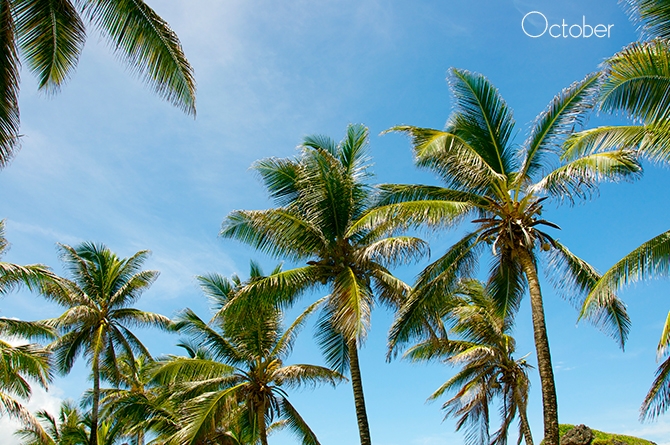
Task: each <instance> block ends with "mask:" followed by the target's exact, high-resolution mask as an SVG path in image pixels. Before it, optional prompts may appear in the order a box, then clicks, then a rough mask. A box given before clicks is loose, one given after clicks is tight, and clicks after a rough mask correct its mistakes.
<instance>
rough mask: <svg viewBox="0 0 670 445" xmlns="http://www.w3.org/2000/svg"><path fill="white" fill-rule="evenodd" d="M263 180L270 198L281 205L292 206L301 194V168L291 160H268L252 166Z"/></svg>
mask: <svg viewBox="0 0 670 445" xmlns="http://www.w3.org/2000/svg"><path fill="white" fill-rule="evenodd" d="M251 168H253V169H254V170H256V171H257V172H258V174H259V175H260V176H261V178H262V179H263V182H264V184H265V188H266V189H267V190H268V192H269V194H270V197H271V198H272V199H274V200H275V202H276V203H277V204H278V205H280V206H283V205H287V204H290V203H291V202H292V201H294V200H295V199H297V197H298V196H299V193H300V189H299V187H300V185H299V181H300V179H301V170H302V168H301V166H300V164H299V163H297V162H296V161H294V160H291V159H279V158H266V159H261V160H258V161H256V162H254V163H253V165H252V166H251Z"/></svg>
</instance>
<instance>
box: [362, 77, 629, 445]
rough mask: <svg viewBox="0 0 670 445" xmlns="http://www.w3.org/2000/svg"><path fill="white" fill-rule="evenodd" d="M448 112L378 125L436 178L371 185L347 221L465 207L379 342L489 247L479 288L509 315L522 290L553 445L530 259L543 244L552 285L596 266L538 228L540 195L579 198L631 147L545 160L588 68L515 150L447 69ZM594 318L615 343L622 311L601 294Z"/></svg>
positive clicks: (437, 297)
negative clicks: (433, 119)
mask: <svg viewBox="0 0 670 445" xmlns="http://www.w3.org/2000/svg"><path fill="white" fill-rule="evenodd" d="M449 81H450V86H451V90H452V92H453V94H454V96H455V110H454V112H453V114H452V115H451V117H450V118H449V120H448V121H447V126H446V129H445V130H444V131H439V130H433V129H427V128H419V127H411V126H400V127H395V128H392V129H391V130H390V131H398V132H402V133H406V134H408V135H409V136H410V137H411V138H412V143H413V147H414V154H415V157H416V163H417V165H418V166H420V167H424V168H428V169H430V170H432V171H434V172H435V173H436V174H437V175H438V176H439V177H440V179H442V181H444V182H445V183H446V187H438V186H427V185H387V186H382V189H383V196H382V197H381V199H380V202H379V203H378V206H377V208H376V209H375V210H373V211H371V212H369V213H368V214H367V215H366V216H365V217H364V218H362V219H361V220H360V221H358V222H357V224H356V225H355V226H354V229H357V228H365V227H374V226H375V225H376V224H379V222H380V221H389V222H392V223H393V224H395V226H396V227H397V226H398V225H401V226H402V225H404V226H406V227H408V226H411V225H418V224H428V225H432V226H455V225H457V224H458V223H460V222H461V221H463V220H464V219H465V218H466V217H468V216H470V217H473V219H472V220H471V221H472V224H473V225H474V230H473V231H471V232H469V233H467V234H466V235H465V237H464V238H463V239H461V240H460V241H458V242H457V243H456V244H454V245H453V246H452V247H451V248H450V249H449V250H448V251H447V252H446V253H445V254H444V255H443V256H442V257H441V258H439V259H437V260H436V261H435V262H433V263H432V264H431V265H429V266H428V267H427V268H426V269H425V270H424V271H423V272H422V273H421V274H420V275H419V277H418V280H417V282H416V284H415V290H414V291H413V293H412V295H411V296H410V298H409V300H408V301H407V303H406V304H405V305H404V306H403V308H402V309H401V310H400V312H399V314H398V316H397V319H396V321H395V322H394V325H393V326H392V329H391V334H390V341H391V347H392V348H396V347H398V345H400V344H402V343H404V342H407V341H409V340H410V339H411V338H412V337H413V336H415V335H421V334H422V333H423V332H424V331H425V327H424V322H423V320H424V315H423V314H425V313H426V312H427V311H430V310H433V309H435V308H439V307H440V306H441V305H442V304H443V303H444V301H443V299H444V296H445V295H449V294H450V292H451V291H453V289H454V288H455V286H456V285H457V284H458V282H459V279H460V278H464V277H469V276H472V275H473V274H474V272H475V267H476V265H477V264H478V260H479V258H480V256H481V255H482V254H483V253H484V252H485V250H486V249H485V246H489V249H488V250H489V251H490V252H491V253H492V256H493V263H492V268H491V270H490V273H489V280H488V283H487V288H488V290H487V292H489V293H490V294H491V296H492V297H493V298H494V299H495V300H496V302H497V304H498V305H499V306H498V307H499V310H500V311H501V313H502V314H503V316H504V314H506V313H507V312H511V313H515V312H516V309H517V308H518V307H519V304H520V300H521V298H522V296H523V295H524V293H525V292H526V290H528V292H529V294H530V304H531V313H532V321H533V334H534V340H535V346H536V351H537V360H538V370H539V373H540V379H541V383H542V399H543V413H544V434H545V443H546V444H547V445H557V444H558V412H557V402H556V390H555V385H554V376H553V370H552V365H551V356H550V351H549V340H548V337H547V330H546V325H545V316H544V305H543V302H542V293H541V289H540V281H539V278H538V269H537V264H538V259H539V257H540V254H541V253H542V252H546V253H547V254H549V255H550V257H551V258H552V261H553V262H554V263H555V266H556V267H555V268H554V270H556V271H560V272H562V273H563V274H564V276H561V282H562V283H563V285H564V287H570V288H573V289H574V290H576V291H582V292H583V291H588V290H589V289H590V288H591V287H592V285H593V284H594V283H595V282H596V281H597V279H598V278H599V275H598V274H597V273H596V271H595V270H594V269H593V268H592V267H590V266H589V265H588V264H586V263H585V262H584V261H582V260H581V259H579V258H577V257H576V256H575V255H573V254H572V253H571V252H570V251H569V250H568V249H567V248H566V247H565V246H563V245H562V244H561V243H559V242H558V241H556V240H555V239H553V238H552V237H551V236H550V235H549V234H547V233H546V232H544V231H543V230H541V228H542V227H543V226H544V227H551V228H557V227H558V226H556V225H555V224H553V223H551V222H549V221H547V220H545V219H542V217H541V213H542V208H543V202H544V200H545V199H547V197H561V198H565V199H568V200H571V199H574V198H575V197H580V198H581V197H585V196H588V194H589V192H590V191H591V190H592V189H593V188H594V187H596V185H597V183H598V181H601V180H606V179H609V180H615V179H620V178H626V177H630V176H634V175H635V174H637V173H639V171H640V167H639V165H638V164H637V162H636V161H635V158H634V156H633V155H632V153H630V152H627V151H622V152H618V153H605V154H593V155H589V156H584V157H580V158H578V159H575V160H574V161H572V162H569V163H564V164H560V165H558V166H556V168H554V169H551V168H550V165H551V163H552V162H553V161H554V159H551V156H552V155H554V157H556V153H557V148H558V146H559V145H558V144H559V143H560V142H561V141H562V139H563V138H564V137H565V136H566V135H568V134H569V133H570V132H571V131H572V129H573V127H574V125H577V124H579V122H580V121H581V119H582V118H583V116H584V115H585V113H586V112H587V111H588V110H589V103H590V101H589V98H590V97H591V96H592V95H593V91H594V87H595V86H596V83H597V76H596V75H589V76H587V77H586V78H585V79H584V80H583V81H581V82H577V83H575V84H573V85H571V86H570V87H568V88H567V89H565V90H563V91H562V92H561V93H560V94H559V95H557V96H556V97H555V98H554V99H553V100H552V101H551V103H550V104H549V106H548V107H547V109H546V110H545V111H544V112H543V113H542V114H540V115H539V116H538V118H537V119H536V121H535V123H534V125H533V127H532V129H531V131H530V134H529V135H528V138H527V139H526V140H525V141H524V142H523V144H522V145H521V148H520V149H517V146H516V145H515V144H513V140H512V139H513V138H512V136H513V135H514V119H513V118H512V112H511V110H510V109H509V108H508V107H507V104H506V103H505V101H504V100H503V99H502V97H501V96H500V94H499V93H498V91H497V90H496V89H495V87H494V86H493V85H492V84H491V83H490V82H489V81H488V80H487V79H486V78H485V77H484V76H482V75H480V74H475V73H471V72H468V71H464V70H458V69H451V70H450V75H449ZM431 308H433V309H431ZM594 315H597V317H596V319H597V321H601V322H604V323H607V322H609V325H608V326H610V327H611V328H612V331H613V332H612V333H613V334H614V335H616V336H617V338H618V339H619V341H620V342H621V343H623V342H624V340H625V336H626V333H627V329H628V324H629V320H628V318H627V316H626V314H625V310H624V306H623V305H622V304H621V303H620V302H619V301H618V300H617V299H616V298H615V297H614V296H613V297H612V299H611V301H610V304H609V306H607V307H606V308H603V310H601V311H600V312H598V314H594Z"/></svg>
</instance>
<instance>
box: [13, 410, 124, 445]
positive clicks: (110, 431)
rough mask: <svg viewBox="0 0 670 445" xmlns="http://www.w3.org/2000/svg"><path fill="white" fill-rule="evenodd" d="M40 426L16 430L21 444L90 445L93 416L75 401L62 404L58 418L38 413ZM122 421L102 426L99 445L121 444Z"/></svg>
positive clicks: (107, 420)
mask: <svg viewBox="0 0 670 445" xmlns="http://www.w3.org/2000/svg"><path fill="white" fill-rule="evenodd" d="M36 417H37V418H38V419H39V422H38V423H37V424H33V425H30V426H28V427H26V428H23V429H20V430H18V431H16V433H15V435H17V436H19V437H20V438H21V445H86V444H88V443H89V435H90V427H91V417H90V415H89V413H86V414H85V413H83V412H82V411H81V410H79V409H78V408H77V407H76V406H75V404H74V403H73V402H72V401H71V400H65V401H63V402H62V403H61V406H60V409H59V413H58V418H56V417H54V416H53V415H51V414H50V413H49V412H48V411H46V410H42V411H39V412H38V413H37V414H36ZM118 420H119V419H113V418H109V419H106V420H104V421H102V422H101V423H100V425H99V426H98V430H97V431H98V433H97V434H98V439H97V443H98V444H99V445H117V444H119V443H120V439H121V438H122V436H121V434H120V433H121V431H122V430H121V428H120V424H119V422H118Z"/></svg>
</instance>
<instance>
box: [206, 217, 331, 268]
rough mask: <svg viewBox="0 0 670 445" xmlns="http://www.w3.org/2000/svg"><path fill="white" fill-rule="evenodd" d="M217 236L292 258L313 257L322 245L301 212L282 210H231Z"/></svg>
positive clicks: (314, 229)
mask: <svg viewBox="0 0 670 445" xmlns="http://www.w3.org/2000/svg"><path fill="white" fill-rule="evenodd" d="M219 235H220V236H222V237H224V238H233V239H236V240H238V241H241V242H243V243H245V244H249V245H250V246H252V247H254V248H256V249H258V250H260V251H262V252H266V253H269V254H270V255H274V256H283V257H286V258H289V259H295V260H299V259H304V258H306V257H310V256H313V255H314V254H315V253H316V252H319V251H320V250H321V249H322V248H323V247H324V245H325V240H324V239H323V237H322V235H321V233H320V232H319V230H318V229H317V228H316V227H314V226H313V225H312V224H310V223H309V222H308V221H306V220H305V218H303V217H302V216H301V215H299V214H297V213H295V212H292V211H289V210H284V209H269V210H256V211H251V210H237V211H234V212H231V213H230V214H229V215H228V216H227V217H226V219H225V221H224V222H223V225H222V227H221V232H220V233H219Z"/></svg>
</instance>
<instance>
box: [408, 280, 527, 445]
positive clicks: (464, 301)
mask: <svg viewBox="0 0 670 445" xmlns="http://www.w3.org/2000/svg"><path fill="white" fill-rule="evenodd" d="M449 303H450V304H449V305H448V306H447V307H445V308H444V311H443V313H441V314H439V316H438V317H437V318H438V320H440V321H439V323H440V326H439V327H438V328H436V329H435V330H434V331H435V332H436V333H437V335H433V336H430V337H429V338H427V339H426V340H424V341H422V342H420V343H418V344H417V345H415V346H413V347H411V348H410V349H409V350H407V352H406V353H405V355H404V356H405V357H407V358H409V359H410V360H412V361H425V360H436V359H439V360H442V361H444V362H445V363H446V364H448V365H451V366H454V367H460V370H459V371H458V372H457V373H456V375H454V376H453V377H452V378H450V379H449V380H448V381H447V382H445V383H444V384H443V385H442V386H441V387H440V388H439V389H437V391H435V392H434V393H433V394H432V395H431V396H430V397H429V400H436V399H438V398H440V397H441V396H442V395H444V394H445V393H446V392H455V393H456V394H455V395H454V396H453V397H452V398H451V399H449V400H448V401H447V402H446V403H444V405H442V408H443V409H444V410H445V411H446V412H447V414H446V415H447V416H453V417H458V422H457V423H456V429H457V430H460V429H461V428H463V427H465V429H466V443H469V444H477V445H505V444H506V443H507V435H508V432H509V428H510V426H511V424H512V422H513V421H514V419H515V418H516V416H517V415H518V416H519V436H520V437H523V438H524V440H525V442H526V444H527V445H533V437H532V434H531V431H530V425H529V424H528V418H527V417H526V408H527V406H528V391H529V389H530V381H529V379H528V369H529V368H530V367H531V366H530V365H529V364H528V363H527V362H526V360H525V358H520V359H515V358H514V357H513V356H514V352H515V345H516V342H515V340H514V338H513V337H512V336H511V331H512V328H513V327H514V317H513V314H512V313H511V312H507V313H506V314H504V315H501V313H500V311H499V310H498V309H499V308H498V306H497V304H496V303H497V302H496V301H495V300H494V299H493V298H492V297H491V296H490V295H488V294H487V293H486V289H485V288H484V285H483V284H482V283H481V282H479V281H475V280H464V281H462V282H461V283H460V284H459V286H458V287H457V289H456V292H455V293H454V294H453V295H451V296H450V301H449ZM445 322H446V323H448V324H451V325H452V327H451V329H449V328H447V327H446V326H445V325H444V324H443V323H445ZM495 399H499V400H500V402H501V403H502V409H501V411H500V414H501V421H500V428H499V429H498V431H497V432H496V433H495V435H494V437H493V440H491V437H490V434H489V417H490V405H491V403H492V402H493V401H494V400H495Z"/></svg>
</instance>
